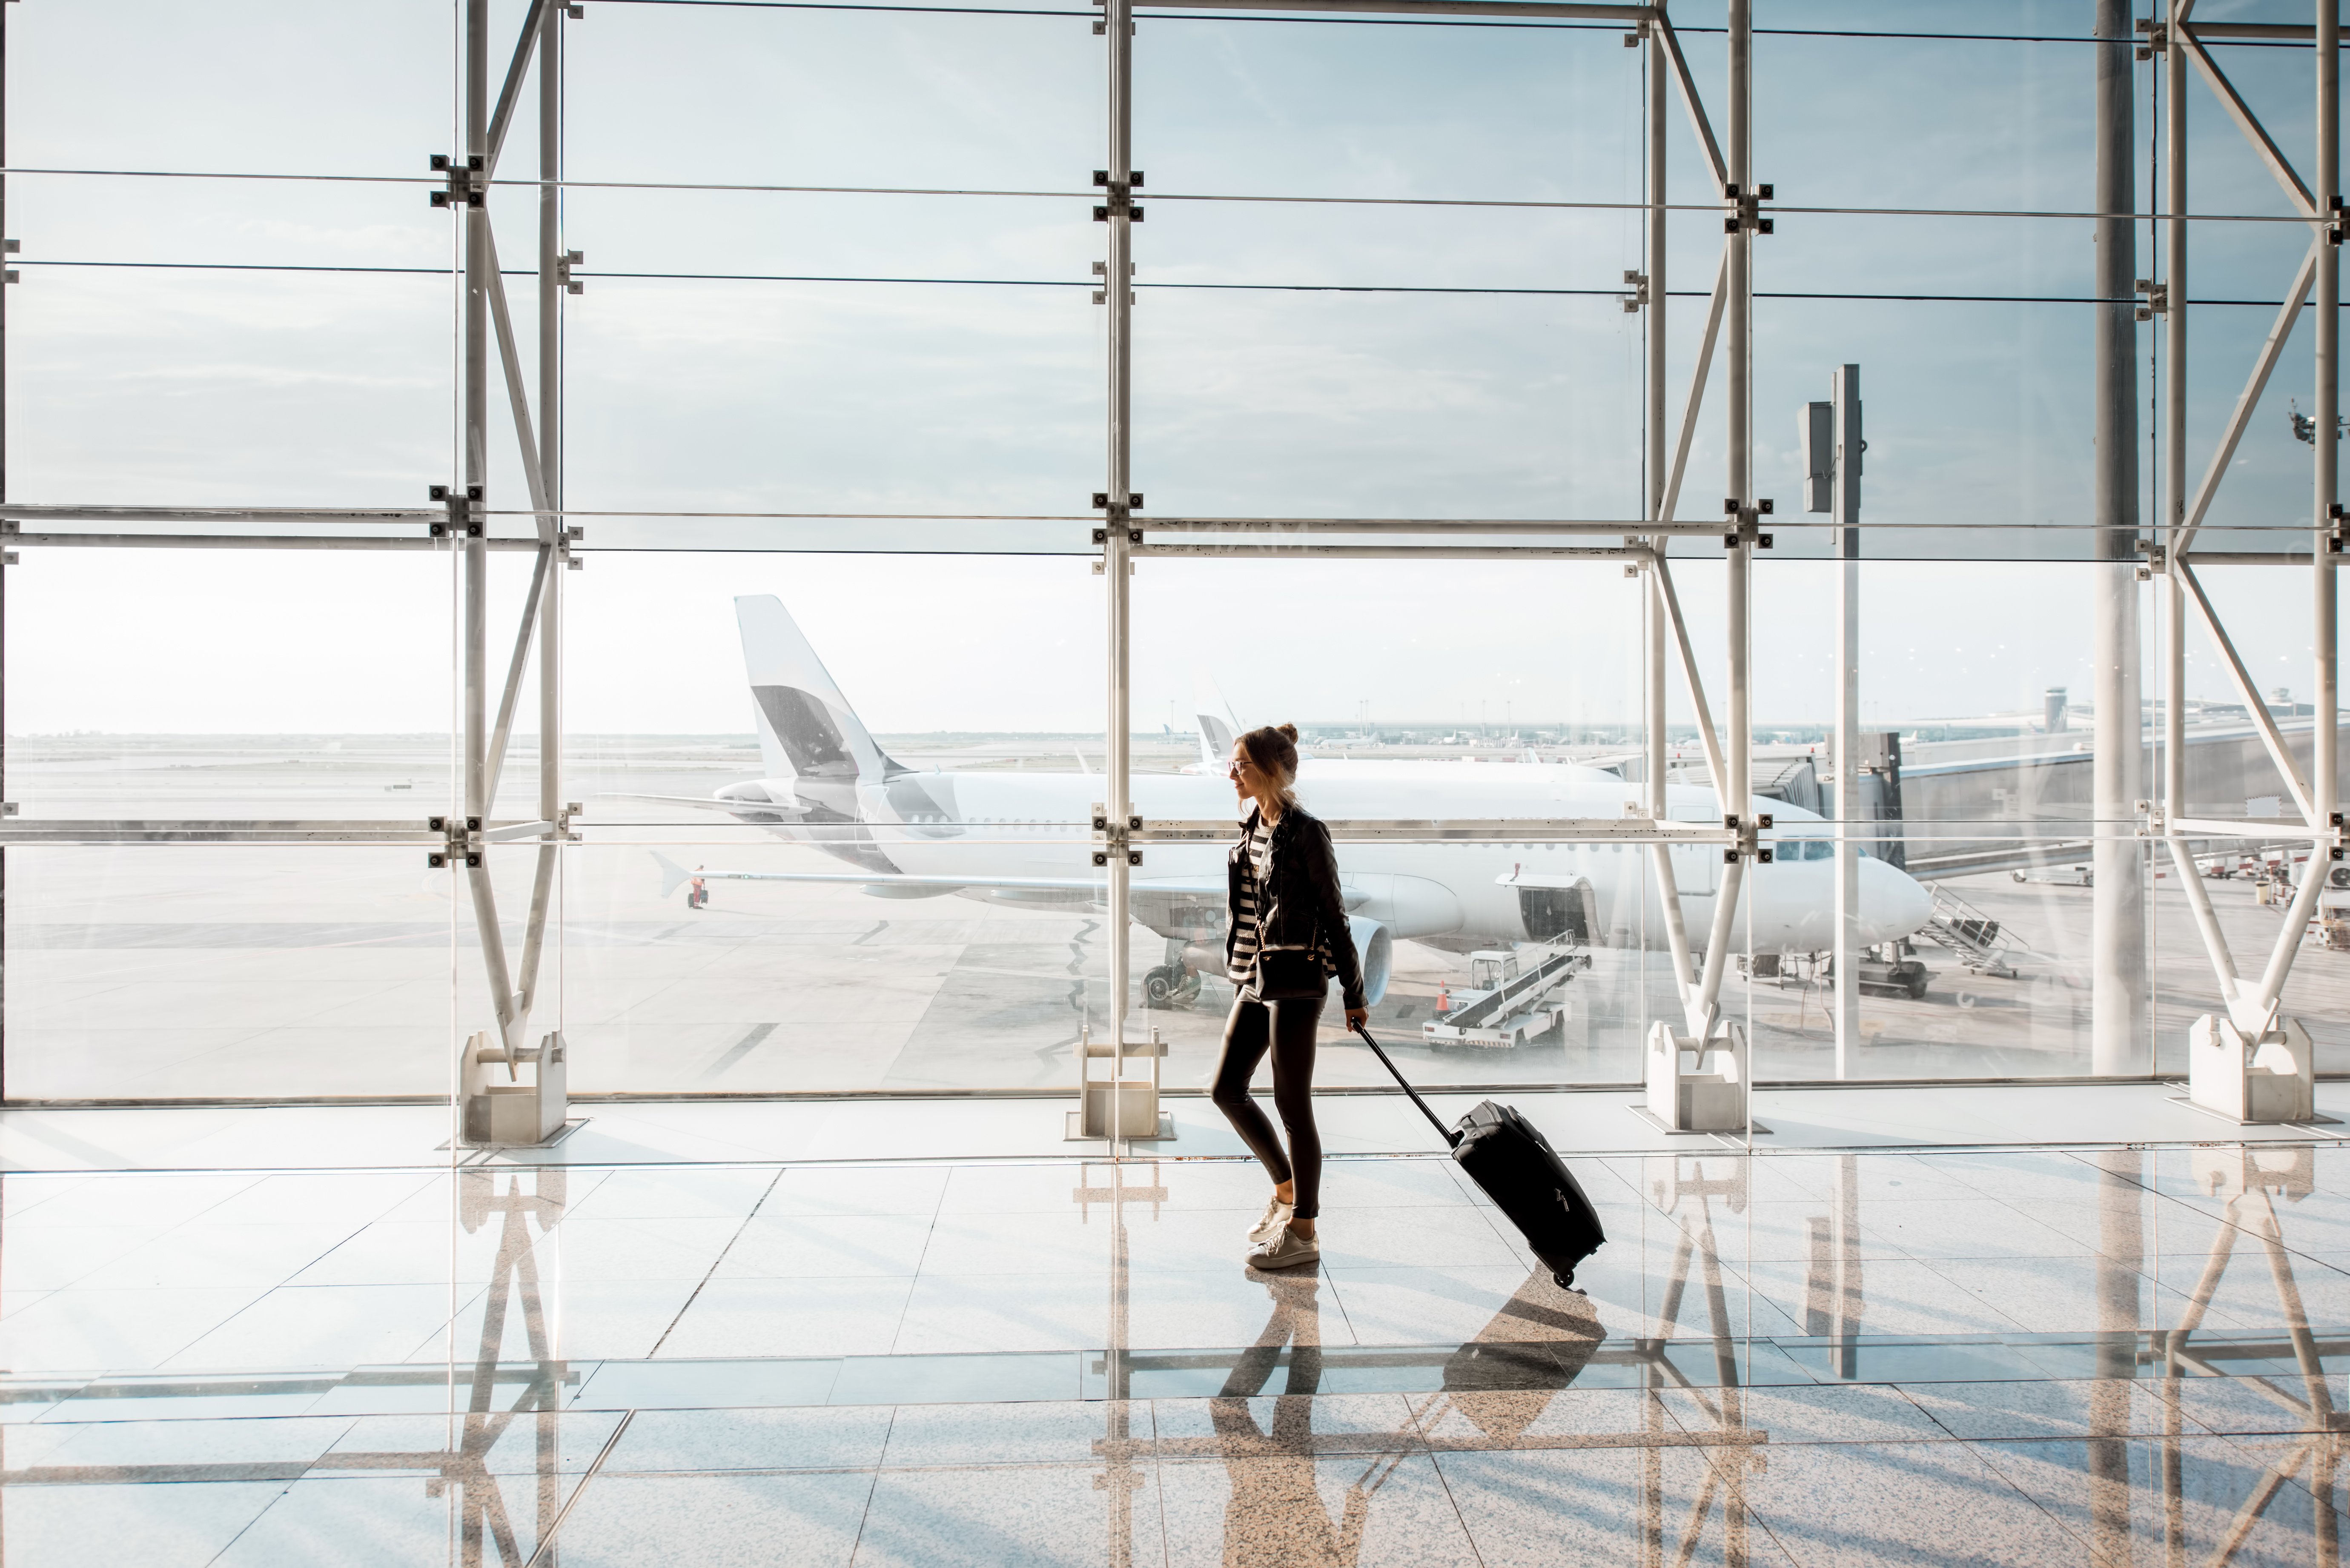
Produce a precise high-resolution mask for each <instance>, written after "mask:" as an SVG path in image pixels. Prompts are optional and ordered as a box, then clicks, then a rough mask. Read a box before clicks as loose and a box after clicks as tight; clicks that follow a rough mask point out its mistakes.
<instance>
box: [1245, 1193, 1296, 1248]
mask: <svg viewBox="0 0 2350 1568" xmlns="http://www.w3.org/2000/svg"><path fill="white" fill-rule="evenodd" d="M1290 1212H1291V1210H1290V1206H1289V1205H1288V1204H1286V1203H1284V1202H1283V1201H1282V1200H1281V1199H1279V1198H1274V1199H1269V1200H1268V1201H1267V1202H1266V1204H1265V1206H1264V1214H1263V1217H1262V1218H1260V1219H1259V1220H1257V1222H1256V1223H1255V1224H1253V1225H1252V1226H1250V1227H1249V1232H1248V1239H1249V1242H1250V1244H1251V1245H1252V1246H1253V1245H1255V1244H1257V1243H1259V1242H1263V1241H1272V1240H1273V1233H1274V1231H1276V1230H1278V1229H1280V1228H1281V1227H1282V1226H1284V1225H1286V1224H1288V1223H1289V1216H1290Z"/></svg>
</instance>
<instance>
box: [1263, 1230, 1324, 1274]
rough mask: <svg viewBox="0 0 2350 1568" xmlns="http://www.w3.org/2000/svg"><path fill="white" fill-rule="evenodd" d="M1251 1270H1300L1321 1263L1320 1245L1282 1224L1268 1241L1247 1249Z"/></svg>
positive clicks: (1319, 1242)
mask: <svg viewBox="0 0 2350 1568" xmlns="http://www.w3.org/2000/svg"><path fill="white" fill-rule="evenodd" d="M1248 1261H1249V1267H1250V1268H1252V1269H1302V1268H1305V1266H1306V1265H1308V1264H1310V1263H1318V1262H1321V1261H1322V1243H1321V1241H1319V1240H1318V1239H1317V1240H1314V1241H1308V1240H1307V1239H1306V1238H1305V1237H1303V1236H1301V1235H1299V1234H1298V1233H1297V1232H1296V1231H1293V1230H1291V1229H1290V1228H1289V1226H1288V1225H1287V1224H1286V1223H1284V1224H1283V1226H1282V1227H1281V1229H1280V1230H1278V1231H1274V1233H1273V1239H1272V1240H1271V1241H1260V1242H1259V1243H1257V1244H1256V1245H1255V1246H1253V1247H1252V1248H1250V1249H1249V1255H1248Z"/></svg>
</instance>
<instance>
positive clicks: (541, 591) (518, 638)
mask: <svg viewBox="0 0 2350 1568" xmlns="http://www.w3.org/2000/svg"><path fill="white" fill-rule="evenodd" d="M554 559H555V552H554V551H553V550H551V549H541V550H540V551H539V553H538V560H537V562H536V564H535V565H533V566H532V567H531V572H530V591H529V592H528V593H527V594H525V596H524V597H523V606H522V620H521V623H520V624H519V625H518V626H516V627H515V645H514V655H513V657H512V658H510V659H507V661H506V683H505V687H504V690H503V691H501V692H500V693H499V696H498V718H497V722H496V723H494V724H493V725H492V726H491V727H490V760H489V782H488V784H487V785H486V786H484V787H485V791H486V793H487V794H488V796H489V798H490V799H491V800H492V801H493V802H494V801H495V800H496V799H497V798H498V779H499V776H500V775H501V774H504V772H505V771H506V740H507V737H508V736H510V735H511V734H513V732H514V716H515V704H516V703H517V702H518V701H520V700H521V697H522V678H523V671H524V670H526V669H528V668H529V665H530V642H531V634H532V633H533V632H535V631H536V630H537V629H538V613H539V604H540V601H541V599H542V598H543V597H544V596H545V594H546V587H547V584H548V582H549V580H550V579H551V578H553V577H554V576H556V571H555V569H553V566H554ZM547 815H550V816H551V815H554V814H553V813H551V812H550V813H548V814H547Z"/></svg>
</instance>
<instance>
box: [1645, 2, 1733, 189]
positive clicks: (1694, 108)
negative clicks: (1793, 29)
mask: <svg viewBox="0 0 2350 1568" xmlns="http://www.w3.org/2000/svg"><path fill="white" fill-rule="evenodd" d="M1656 29H1657V31H1658V32H1659V34H1661V35H1662V36H1663V37H1664V40H1665V54H1666V57H1668V58H1669V60H1671V62H1672V67H1673V82H1674V85H1676V86H1677V87H1679V88H1680V94H1681V106H1682V107H1683V108H1684V109H1688V110H1689V118H1690V130H1693V131H1695V132H1696V133H1697V141H1698V145H1699V146H1700V147H1702V148H1703V149H1705V161H1706V166H1707V167H1708V168H1710V169H1711V170H1712V171H1713V188H1714V190H1715V191H1716V192H1720V191H1721V187H1722V186H1723V184H1724V183H1725V182H1728V180H1729V179H1730V173H1729V170H1728V167H1727V165H1725V164H1724V163H1723V162H1722V161H1721V145H1720V144H1719V143H1718V142H1716V141H1715V140H1713V127H1712V126H1711V124H1709V123H1708V122H1707V120H1706V118H1705V104H1704V103H1703V102H1702V101H1701V100H1700V99H1699V98H1698V96H1697V83H1696V81H1695V80H1694V79H1692V78H1690V68H1689V61H1687V60H1686V59H1684V58H1682V57H1681V41H1680V37H1679V35H1678V34H1676V33H1675V32H1674V31H1673V24H1672V21H1671V19H1670V18H1669V17H1668V16H1665V14H1664V10H1663V8H1662V7H1659V9H1658V12H1657V21H1656ZM1737 112H1738V110H1737V109H1736V107H1735V106H1734V105H1733V106H1732V108H1731V113H1732V114H1733V115H1734V114H1736V113H1737Z"/></svg>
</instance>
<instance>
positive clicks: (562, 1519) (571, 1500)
mask: <svg viewBox="0 0 2350 1568" xmlns="http://www.w3.org/2000/svg"><path fill="white" fill-rule="evenodd" d="M636 1418H637V1413H636V1412H635V1411H634V1410H627V1411H623V1412H622V1413H621V1415H620V1418H619V1420H618V1421H616V1422H614V1423H613V1424H612V1430H611V1433H610V1435H608V1437H606V1438H605V1439H604V1446H603V1447H602V1448H600V1449H597V1450H596V1458H595V1459H594V1460H593V1461H592V1462H590V1463H589V1465H588V1466H587V1469H584V1470H582V1471H580V1472H579V1476H578V1479H577V1480H575V1481H573V1482H572V1483H571V1490H570V1492H569V1494H568V1495H567V1496H566V1497H565V1498H564V1500H563V1506H562V1507H561V1508H558V1509H556V1511H555V1517H554V1518H553V1519H551V1520H549V1521H546V1527H545V1528H544V1529H542V1530H541V1531H540V1532H538V1543H537V1544H536V1546H534V1547H532V1548H531V1552H530V1555H529V1556H528V1557H526V1558H525V1559H524V1560H523V1563H522V1568H538V1563H539V1562H540V1561H541V1560H542V1559H543V1558H545V1557H546V1553H547V1551H548V1549H549V1548H551V1547H552V1546H553V1545H554V1544H555V1542H556V1537H558V1536H560V1535H561V1534H562V1533H563V1526H564V1525H565V1524H566V1523H567V1521H569V1520H570V1518H571V1511H572V1510H573V1509H575V1508H577V1507H578V1506H579V1500H580V1499H581V1498H583V1497H585V1496H587V1489H588V1488H589V1487H590V1486H592V1485H594V1484H595V1481H596V1477H597V1475H598V1473H599V1472H600V1471H601V1470H602V1469H603V1468H604V1462H605V1461H606V1460H607V1459H610V1458H611V1457H612V1450H613V1449H617V1448H619V1446H620V1439H621V1438H623V1437H625V1436H627V1435H628V1430H629V1423H630V1422H631V1421H634V1420H635V1419H636ZM524 1473H525V1474H528V1473H530V1472H528V1471H525V1472H524Z"/></svg>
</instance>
